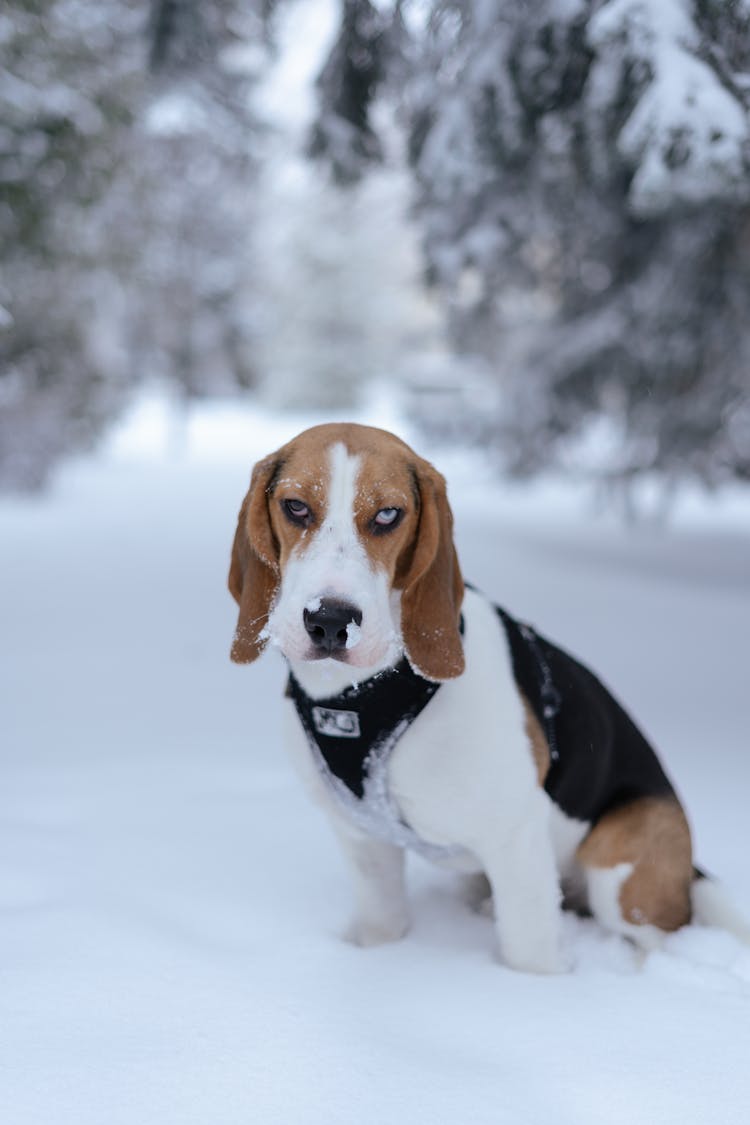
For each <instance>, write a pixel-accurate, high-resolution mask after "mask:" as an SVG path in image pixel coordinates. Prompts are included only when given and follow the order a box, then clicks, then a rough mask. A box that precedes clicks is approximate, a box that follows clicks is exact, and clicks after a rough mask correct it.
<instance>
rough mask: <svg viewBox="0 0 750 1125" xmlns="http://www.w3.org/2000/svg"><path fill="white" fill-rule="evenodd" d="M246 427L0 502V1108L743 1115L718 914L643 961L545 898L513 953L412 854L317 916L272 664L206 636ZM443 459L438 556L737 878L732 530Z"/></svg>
mask: <svg viewBox="0 0 750 1125" xmlns="http://www.w3.org/2000/svg"><path fill="white" fill-rule="evenodd" d="M244 425H245V428H246V434H247V441H246V450H245V452H244V453H243V454H242V456H237V455H236V454H235V452H234V448H235V447H234V445H233V444H232V442H229V441H228V442H227V448H226V449H225V450H224V453H223V455H222V456H221V457H220V458H217V457H215V456H208V455H202V452H201V447H200V440H197V441H196V439H195V435H193V438H191V445H190V448H191V449H192V451H193V455H192V456H189V457H175V458H173V459H171V460H169V459H163V458H162V459H150V458H147V457H140V456H139V457H135V456H125V455H122V454H121V453H120V454H112V455H111V456H109V457H107V458H101V459H99V460H98V461H94V462H91V463H89V464H86V465H82V466H79V467H78V468H76V469H74V470H71V471H69V472H68V473H66V474H64V475H63V477H62V478H61V481H60V483H59V485H58V487H57V489H56V490H55V492H54V493H53V495H52V496H51V497H48V498H47V499H43V500H40V501H35V502H31V503H28V502H27V503H21V502H10V501H5V502H4V503H3V504H2V505H0V544H1V550H2V559H3V582H2V584H1V585H0V622H1V623H2V625H1V627H2V637H3V657H2V673H1V679H0V690H1V692H2V698H3V705H2V715H3V718H2V775H3V780H2V792H3V797H2V803H1V805H0V975H1V977H2V980H1V983H0V1121H2V1122H7V1123H8V1125H105V1123H106V1125H209V1123H210V1125H240V1123H242V1125H246V1123H256V1122H257V1123H258V1125H274V1123H276V1122H279V1123H284V1125H339V1123H340V1125H351V1123H353V1122H356V1123H357V1125H376V1123H377V1125H382V1122H384V1121H389V1122H394V1123H397V1125H401V1123H403V1125H413V1123H417V1125H419V1123H422V1122H424V1123H425V1125H442V1123H445V1125H459V1123H462V1122H472V1123H474V1125H504V1123H506V1122H507V1123H508V1125H537V1123H538V1125H550V1123H551V1122H555V1125H589V1123H590V1125H602V1123H606V1125H619V1123H620V1122H622V1123H623V1125H633V1123H634V1122H635V1123H641V1122H642V1123H644V1125H654V1123H658V1125H671V1123H673V1122H674V1123H675V1125H677V1123H679V1125H702V1123H704V1122H708V1121H711V1122H715V1123H716V1125H734V1123H737V1125H741V1123H742V1125H744V1123H745V1122H746V1121H747V1120H748V1114H749V1113H750V1065H748V1061H749V1060H750V950H746V949H743V948H742V947H741V946H739V945H738V944H737V943H736V942H735V941H734V940H733V939H731V938H729V937H728V936H727V935H724V934H721V933H718V932H710V931H705V930H704V931H701V930H698V929H694V930H688V931H686V932H683V933H680V934H678V935H675V936H674V937H673V938H671V939H670V941H669V942H668V945H667V948H666V950H665V951H664V952H662V953H659V954H655V955H652V956H651V957H650V958H649V959H648V960H647V961H646V963H645V965H644V966H642V967H641V966H639V965H638V964H637V962H636V958H635V956H634V954H633V952H632V951H631V949H630V948H629V947H628V946H627V945H625V944H624V943H622V942H619V941H617V940H615V939H611V938H605V937H603V936H602V935H601V934H600V933H598V932H597V931H596V929H595V927H594V926H593V924H592V923H588V922H583V921H580V920H577V919H573V918H569V919H567V921H566V926H567V929H566V933H567V940H568V942H569V945H570V948H571V951H572V953H573V956H574V958H575V961H576V968H575V971H574V972H573V973H572V974H571V975H569V976H566V977H562V978H555V979H546V978H535V977H531V976H524V975H519V974H515V973H512V972H509V971H508V970H506V969H504V968H503V967H501V966H499V965H498V964H497V963H495V962H493V960H492V959H491V949H492V933H491V926H490V923H489V922H488V921H487V920H486V919H483V918H480V917H476V916H474V915H472V914H471V913H469V912H468V911H467V910H466V908H465V907H464V906H463V905H462V903H461V902H460V901H459V898H458V890H457V887H456V885H455V884H454V883H453V882H452V880H451V879H450V878H449V877H446V876H445V875H444V874H443V873H440V872H437V871H433V870H431V869H430V868H428V867H427V866H426V865H424V864H422V863H421V862H420V861H418V860H414V861H413V862H412V869H411V874H412V879H411V882H412V886H413V913H414V925H413V928H412V931H411V933H410V934H409V935H408V937H407V938H406V939H405V940H404V941H403V942H401V943H399V944H397V945H394V946H390V947H386V948H382V949H377V950H370V951H361V950H357V949H354V948H351V947H349V946H347V945H345V944H343V943H341V942H340V941H339V939H338V936H337V933H338V931H339V930H340V929H341V928H342V927H343V924H344V923H345V921H346V916H347V910H348V888H347V885H346V879H345V872H344V870H343V868H342V865H341V861H340V859H339V856H338V853H337V850H336V847H335V843H334V841H333V839H332V838H331V837H330V836H329V830H328V828H327V826H326V824H325V823H324V822H323V821H322V820H321V818H320V817H319V814H318V813H317V812H316V810H314V809H313V808H312V807H311V806H309V805H308V803H307V801H306V799H305V796H304V794H303V793H302V791H301V788H300V787H299V785H298V784H297V781H296V778H295V777H294V776H293V775H292V773H291V770H290V768H289V766H288V765H287V763H286V760H285V759H284V757H283V754H282V752H281V750H280V745H279V743H280V731H279V707H278V705H277V700H278V697H279V695H280V692H281V687H282V682H283V668H282V666H281V663H280V662H279V661H278V660H277V659H276V658H274V657H273V656H269V657H266V658H264V660H263V661H261V662H260V663H259V664H258V665H256V666H254V667H252V668H236V667H234V666H232V665H231V664H230V663H229V660H228V649H229V642H230V637H231V633H232V628H233V623H234V613H233V606H232V603H231V600H230V598H229V596H228V594H227V593H226V592H225V586H224V582H225V572H226V565H227V557H228V548H229V543H230V540H231V535H232V531H233V522H234V519H235V514H236V510H237V507H238V505H239V501H240V499H241V496H242V493H243V490H244V488H245V484H246V480H247V475H248V472H249V468H250V464H251V462H252V460H253V459H254V458H255V456H257V455H259V454H261V453H265V452H268V451H269V449H271V448H273V446H274V445H275V444H276V443H277V442H278V440H280V439H281V438H282V437H283V436H285V434H287V433H291V432H292V431H293V430H294V428H295V425H294V423H293V422H286V421H278V422H277V423H275V427H274V426H270V425H268V424H267V422H265V421H264V420H262V419H261V421H260V422H258V421H257V420H256V421H255V422H253V421H252V419H250V420H246V422H245V423H244ZM237 427H238V430H239V431H240V432H241V431H242V427H243V422H242V420H241V419H240V421H239V422H238V423H237ZM235 437H236V433H235ZM428 452H429V451H428ZM442 467H443V468H446V467H447V468H448V470H449V477H450V480H451V483H452V485H453V499H454V505H455V507H456V511H457V517H458V536H459V546H460V552H461V556H462V560H463V563H464V567H465V570H466V572H467V573H468V574H469V575H470V576H471V578H472V579H473V581H475V582H476V583H477V584H479V585H482V586H484V587H485V588H486V589H487V590H488V591H489V592H491V593H492V594H493V595H494V596H495V597H496V598H497V599H498V600H501V601H504V602H505V603H506V604H507V605H508V606H509V607H510V608H513V609H514V610H516V611H518V612H519V613H521V614H526V615H527V616H529V617H530V618H531V619H532V620H534V621H535V622H536V623H537V624H538V625H539V626H540V628H542V629H543V630H544V631H546V632H548V633H549V634H550V635H552V636H554V637H556V638H557V639H559V640H561V641H563V642H564V643H565V644H566V645H567V646H568V647H570V648H571V649H572V650H573V651H574V652H576V653H578V654H579V655H581V656H583V657H584V658H585V659H587V660H588V661H590V662H591V663H592V664H593V665H594V666H595V667H597V668H598V669H599V670H600V672H601V674H602V675H603V676H604V678H605V679H607V680H609V681H610V682H611V683H612V684H613V685H614V686H615V688H616V690H617V692H618V694H619V695H620V696H622V697H623V698H624V700H625V701H626V702H627V703H629V704H630V705H631V707H632V709H633V710H634V711H635V713H636V714H637V715H638V717H639V718H640V719H641V721H642V723H643V725H644V726H645V727H646V729H647V730H648V731H649V732H650V734H651V735H652V736H653V737H654V738H655V740H656V741H657V743H658V744H659V745H660V746H661V747H662V748H663V756H664V758H665V760H666V761H667V763H668V766H669V768H670V771H671V773H672V775H673V777H674V778H675V780H676V782H677V785H678V788H679V789H680V791H681V793H682V795H683V797H684V798H685V800H686V802H687V805H688V808H689V810H690V813H691V816H692V821H693V825H694V829H695V834H696V837H697V842H698V852H699V856H700V860H701V862H702V863H703V864H704V865H705V866H707V867H708V868H709V869H710V870H713V871H715V872H717V873H720V874H721V875H722V876H723V877H724V879H725V881H726V882H727V883H728V884H729V886H730V887H731V888H732V890H733V891H734V892H735V893H736V895H737V896H738V898H739V899H740V900H742V901H743V902H744V903H745V904H746V905H750V870H749V868H748V851H749V849H748V845H749V844H750V827H749V825H748V817H747V800H748V793H750V754H749V753H748V751H749V750H750V746H749V745H748V733H747V731H748V724H747V713H748V700H747V695H748V688H747V667H748V661H747V655H746V638H747V637H748V636H750V596H749V595H750V538H747V537H743V536H742V535H740V534H736V535H732V534H730V533H729V532H722V533H720V532H718V531H714V532H710V533H709V532H707V531H704V532H701V533H699V532H697V531H695V532H693V533H688V532H687V531H684V530H683V531H679V532H678V531H675V532H672V533H670V534H662V535H660V536H657V537H654V536H653V535H649V534H646V533H640V534H638V535H632V534H631V535H629V536H628V535H626V534H625V533H623V532H617V531H614V530H612V529H609V530H607V529H606V528H603V527H601V526H598V525H591V526H587V521H586V520H585V518H584V517H580V516H579V517H578V519H577V520H573V521H572V522H571V521H566V520H565V519H564V518H562V516H560V515H559V513H557V514H556V512H555V511H554V510H553V509H552V508H545V506H544V504H543V503H540V502H539V501H538V500H537V501H534V503H535V504H536V507H535V508H534V506H533V504H532V502H531V501H530V504H531V508H529V510H528V511H526V512H523V511H522V505H521V507H519V504H518V502H517V501H516V502H514V503H513V504H507V505H506V504H504V501H503V497H502V493H501V492H499V491H498V490H497V489H492V488H491V487H489V486H488V485H486V484H483V485H481V486H478V487H472V488H468V487H467V484H466V476H465V474H464V476H463V477H462V474H461V473H460V472H458V470H456V472H455V478H454V475H452V472H451V468H452V467H451V465H450V464H448V465H447V466H446V465H443V466H442Z"/></svg>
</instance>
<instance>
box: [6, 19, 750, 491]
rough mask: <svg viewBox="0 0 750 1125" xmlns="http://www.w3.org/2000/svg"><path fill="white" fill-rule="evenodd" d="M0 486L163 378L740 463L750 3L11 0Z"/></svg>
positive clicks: (552, 455)
mask: <svg viewBox="0 0 750 1125" xmlns="http://www.w3.org/2000/svg"><path fill="white" fill-rule="evenodd" d="M0 239H1V241H2V273H1V274H0V483H1V484H2V485H3V486H4V487H6V488H11V489H18V488H20V489H29V488H35V487H38V486H40V485H41V484H43V483H44V482H45V480H46V479H47V478H48V476H49V474H50V471H51V470H52V468H53V467H54V466H55V464H57V463H58V462H59V461H60V459H61V458H63V457H64V456H65V455H67V454H69V453H71V452H74V451H78V450H81V449H83V448H86V447H90V446H92V445H93V444H94V443H95V442H96V440H97V438H98V437H99V436H100V435H101V434H102V433H103V432H105V430H106V428H107V426H108V425H109V424H111V422H112V421H113V420H114V419H116V418H117V417H118V416H119V415H120V413H121V412H122V411H123V409H124V408H125V406H126V405H128V404H129V403H131V402H132V401H133V398H134V396H136V395H137V394H138V392H139V389H140V388H143V387H145V386H147V385H154V384H157V385H159V386H160V387H161V388H163V389H166V390H167V392H168V393H169V395H170V397H171V398H172V400H173V401H174V403H175V404H177V405H179V404H186V403H189V402H190V401H191V400H193V399H195V398H196V397H197V396H201V397H205V396H227V395H244V396H254V398H255V399H256V400H257V401H259V402H261V403H265V404H267V405H269V406H273V407H275V408H281V409H284V408H288V407H295V408H298V407H303V408H312V409H321V410H326V409H330V410H332V411H336V412H338V413H341V411H342V410H344V411H345V410H346V409H350V408H352V409H353V408H354V407H355V406H356V404H357V403H358V401H359V400H360V399H361V397H362V396H363V395H364V394H366V393H367V389H368V387H369V386H371V385H372V383H373V382H374V381H376V382H383V381H384V380H386V381H389V382H390V384H391V385H392V386H393V387H394V388H398V392H399V394H401V395H402V396H403V401H404V402H405V403H406V408H407V409H408V411H409V412H410V415H411V417H412V418H413V419H415V420H417V421H418V422H419V423H420V424H421V425H423V426H424V427H425V429H426V430H428V431H430V432H431V433H432V434H437V435H439V436H442V437H446V438H448V439H449V440H454V441H456V442H457V443H462V442H468V443H471V444H472V445H475V446H476V445H477V444H480V445H483V446H485V447H486V448H487V450H488V454H489V455H490V456H492V457H493V458H494V459H496V460H497V463H498V465H499V466H502V467H503V468H504V469H505V470H506V471H508V472H511V473H514V474H516V475H529V474H533V473H536V472H539V471H541V470H546V469H549V468H554V467H561V468H562V469H564V470H565V471H567V472H573V471H575V472H580V473H585V474H588V475H590V476H592V477H596V478H600V479H604V480H605V481H607V482H610V483H612V484H617V485H627V484H628V483H629V482H632V481H634V480H637V479H639V478H640V477H645V476H648V477H650V478H652V479H653V478H654V477H656V478H657V479H658V480H659V481H660V482H663V484H664V486H665V490H667V491H669V490H670V489H673V488H674V487H676V486H679V484H680V483H682V482H684V481H687V480H689V479H692V480H698V481H700V482H703V483H706V484H708V485H710V486H715V485H717V484H720V483H722V482H724V481H728V480H738V479H739V480H748V479H750V362H749V361H750V354H749V353H750V316H749V315H748V310H750V0H529V2H528V3H523V4H516V3H511V2H510V0H339V2H336V0H153V2H152V3H151V4H150V5H148V4H146V3H143V2H141V3H138V2H131V0H97V2H96V3H91V2H90V0H6V3H5V4H4V6H3V11H2V14H1V15H0Z"/></svg>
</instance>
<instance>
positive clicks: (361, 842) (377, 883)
mask: <svg viewBox="0 0 750 1125" xmlns="http://www.w3.org/2000/svg"><path fill="white" fill-rule="evenodd" d="M336 832H337V835H338V837H339V840H340V841H341V846H342V848H343V851H344V855H345V856H346V858H347V860H348V863H349V868H350V870H351V873H352V876H353V880H354V895H355V912H354V917H353V919H352V921H351V924H350V926H349V927H348V929H347V930H346V932H345V935H344V936H345V937H346V939H347V941H351V942H353V943H354V944H355V945H382V944H383V943H385V942H388V941H398V939H399V938H401V937H403V936H404V934H405V933H406V931H407V930H408V928H409V915H408V910H407V905H406V887H405V883H404V850H403V848H399V847H396V846H395V845H394V844H387V843H384V842H383V841H382V840H376V839H373V838H372V837H370V836H366V835H364V834H363V833H361V832H357V831H356V830H354V829H352V828H350V827H349V826H348V825H347V826H341V825H336Z"/></svg>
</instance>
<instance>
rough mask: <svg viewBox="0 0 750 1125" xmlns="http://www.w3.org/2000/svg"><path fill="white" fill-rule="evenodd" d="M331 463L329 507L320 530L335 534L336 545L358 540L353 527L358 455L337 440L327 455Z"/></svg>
mask: <svg viewBox="0 0 750 1125" xmlns="http://www.w3.org/2000/svg"><path fill="white" fill-rule="evenodd" d="M328 462H329V465H330V467H331V477H330V485H329V489H328V507H327V510H326V518H325V522H324V523H323V527H322V528H321V533H322V534H325V533H326V532H327V533H328V535H334V536H336V539H337V540H338V542H337V546H339V545H341V546H342V547H343V546H344V545H345V544H346V545H351V544H353V543H356V542H357V533H356V531H355V528H354V500H355V498H356V495H357V478H358V476H359V469H360V464H361V461H360V458H359V457H356V456H355V455H354V454H351V453H349V452H348V451H347V449H346V446H345V445H342V444H341V442H336V444H335V445H334V446H332V448H331V451H330V453H329V455H328Z"/></svg>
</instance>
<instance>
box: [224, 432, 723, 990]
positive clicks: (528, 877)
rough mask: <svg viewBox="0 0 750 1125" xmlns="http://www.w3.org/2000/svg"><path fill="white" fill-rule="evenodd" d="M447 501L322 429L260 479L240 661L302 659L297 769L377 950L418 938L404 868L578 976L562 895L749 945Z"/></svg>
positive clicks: (587, 681) (519, 960)
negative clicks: (513, 608) (430, 868)
mask: <svg viewBox="0 0 750 1125" xmlns="http://www.w3.org/2000/svg"><path fill="white" fill-rule="evenodd" d="M452 524H453V521H452V516H451V512H450V508H449V506H448V501H447V498H446V490H445V482H444V480H443V478H442V477H441V476H440V474H439V473H438V472H437V471H436V470H435V469H434V468H433V467H432V466H431V465H430V464H428V463H427V462H426V461H424V460H422V459H421V458H420V457H418V456H417V455H416V454H415V453H414V452H413V451H412V450H411V449H410V448H409V447H408V446H407V445H405V444H404V443H403V442H402V441H400V440H399V439H398V438H396V437H395V436H393V435H392V434H389V433H386V432H385V431H383V430H378V429H373V428H370V427H367V426H359V425H353V424H334V425H325V426H316V427H314V428H313V429H310V430H307V431H305V432H304V433H302V434H300V435H299V436H298V437H296V438H295V439H294V440H293V441H290V442H289V443H288V444H287V445H285V446H284V447H283V448H282V449H280V450H278V452H276V453H274V454H272V455H271V456H269V457H266V458H265V459H264V460H263V461H261V462H259V464H257V465H256V466H255V469H254V471H253V475H252V481H251V484H250V489H249V491H248V493H247V496H246V497H245V500H244V502H243V504H242V508H241V510H240V514H239V521H238V525H237V531H236V535H235V539H234V546H233V551H232V561H231V568H230V572H229V588H230V590H231V592H232V594H233V596H234V597H235V599H236V600H237V602H238V604H239V621H238V624H237V630H236V634H235V637H234V644H233V647H232V659H233V660H235V661H237V662H240V663H249V662H251V661H253V660H255V659H256V657H257V656H258V655H259V654H260V652H261V651H262V650H263V648H264V646H265V645H266V644H267V643H268V642H271V643H273V644H274V645H277V646H278V647H279V648H280V649H281V651H282V653H283V654H284V656H285V657H286V659H287V661H288V663H289V668H290V678H289V686H288V689H287V696H288V704H287V706H288V709H289V716H288V717H289V723H288V726H289V741H290V746H291V750H292V756H293V759H294V761H295V762H296V765H297V767H298V769H299V771H300V773H301V774H302V776H303V778H304V779H305V781H306V783H307V785H308V787H309V789H310V791H311V792H312V794H313V796H314V798H315V799H316V801H317V802H318V803H319V804H320V805H322V806H323V808H324V809H325V811H326V812H327V813H328V815H329V817H330V818H331V821H332V823H333V826H334V828H335V830H336V833H337V835H338V837H339V839H340V841H341V845H342V847H343V849H344V852H345V854H346V856H347V858H348V860H349V865H350V868H351V872H352V875H353V880H354V891H355V901H356V907H355V913H354V918H353V922H352V926H351V931H350V935H349V936H350V937H351V939H352V940H353V941H355V942H357V943H359V944H361V945H375V944H378V943H380V942H387V941H394V940H396V939H397V938H400V937H401V936H402V935H403V934H404V933H405V932H406V930H407V928H408V910H407V903H406V895H405V888H404V851H405V849H406V848H414V849H416V850H417V851H419V852H421V853H422V854H424V855H426V856H428V857H429V858H431V859H434V860H436V861H437V862H440V863H445V864H449V865H451V866H452V867H454V868H457V869H459V870H464V871H467V872H474V873H483V874H484V876H486V879H487V880H488V881H489V886H490V888H491V892H492V899H493V903H494V912H495V925H496V930H497V938H498V943H499V949H500V953H501V956H502V958H503V960H504V961H505V963H506V964H508V965H510V966H512V967H513V968H516V969H523V970H529V971H534V972H548V973H549V972H557V971H559V970H561V969H562V968H564V967H565V965H564V958H563V956H562V953H561V948H560V901H561V887H562V888H564V889H565V892H566V895H568V896H570V897H571V898H572V899H573V900H574V901H576V902H577V903H578V904H579V905H580V906H581V907H583V908H586V909H588V910H589V911H590V912H591V913H592V914H593V915H594V917H595V918H596V919H598V921H599V922H600V923H601V925H602V926H604V927H606V928H607V929H608V930H611V931H614V932H615V933H618V934H624V935H627V936H628V937H629V938H631V939H632V940H633V941H635V942H636V943H637V944H638V945H640V946H642V947H643V948H652V947H653V946H655V945H656V944H657V943H658V942H659V941H660V940H661V938H662V937H663V935H664V934H665V933H667V932H669V931H672V930H676V929H677V928H678V927H680V926H683V925H685V924H686V923H687V922H688V921H690V919H691V917H692V916H693V915H696V916H698V917H699V918H700V919H701V920H703V921H719V922H723V923H724V924H729V925H730V927H731V928H734V929H737V928H738V927H737V925H733V919H732V917H730V915H731V908H730V907H729V906H728V904H726V903H724V901H723V899H722V897H721V895H720V893H719V891H718V888H716V887H715V885H714V884H712V883H711V882H710V881H709V880H707V879H705V878H704V877H703V876H701V875H700V874H699V873H698V872H697V871H696V870H695V868H694V867H693V860H692V849H691V841H690V830H689V828H688V823H687V820H686V818H685V814H684V812H683V810H682V808H681V806H680V803H679V801H678V799H677V797H676V795H675V792H674V790H673V788H672V786H671V784H670V782H669V779H668V778H667V776H666V774H665V773H664V770H663V769H662V767H661V765H660V764H659V761H658V759H657V757H656V755H655V753H654V751H653V750H652V748H651V747H650V745H649V744H648V742H647V741H646V739H645V738H644V736H643V735H642V734H641V732H640V731H639V730H638V728H637V727H636V725H635V724H634V723H633V721H632V720H631V719H630V718H629V716H628V715H627V714H626V712H625V711H624V710H623V709H622V707H621V706H620V705H619V704H618V703H617V701H616V700H615V699H614V698H613V697H612V696H611V695H610V693H609V692H608V691H607V689H606V688H605V687H604V686H603V685H602V684H601V683H600V681H599V680H598V679H597V678H596V676H594V675H593V674H592V673H591V672H590V671H589V670H588V669H587V668H585V667H584V666H583V665H582V664H580V663H578V661H576V660H574V659H573V658H572V657H571V656H569V655H568V654H567V653H565V652H564V651H563V650H562V649H560V648H558V647H557V646H556V645H554V644H552V643H551V642H550V641H548V640H547V639H545V638H544V637H543V636H542V635H540V634H538V633H536V632H535V631H534V630H533V629H532V628H531V627H530V626H528V625H526V624H524V623H522V622H519V621H517V620H515V619H514V618H513V617H511V616H510V614H508V613H506V612H505V611H504V610H502V609H500V608H499V607H497V606H495V605H493V604H492V603H491V602H490V601H488V600H487V598H485V597H483V596H482V594H480V593H479V592H478V591H476V590H474V589H472V588H470V587H465V586H464V582H463V578H462V575H461V570H460V567H459V563H458V558H457V556H456V551H455V547H454V545H453V536H452Z"/></svg>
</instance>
